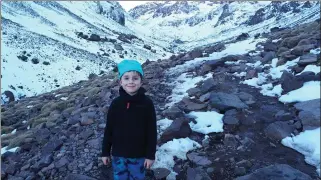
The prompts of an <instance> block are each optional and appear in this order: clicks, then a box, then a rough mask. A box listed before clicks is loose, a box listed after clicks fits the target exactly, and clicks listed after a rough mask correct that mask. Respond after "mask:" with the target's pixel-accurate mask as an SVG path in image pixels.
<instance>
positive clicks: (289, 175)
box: [235, 164, 312, 180]
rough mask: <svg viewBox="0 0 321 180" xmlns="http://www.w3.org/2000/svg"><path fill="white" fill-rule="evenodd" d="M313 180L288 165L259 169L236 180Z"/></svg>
mask: <svg viewBox="0 0 321 180" xmlns="http://www.w3.org/2000/svg"><path fill="white" fill-rule="evenodd" d="M258 179H260V180H271V179H273V180H274V179H275V180H293V179H295V180H312V178H311V177H310V176H309V175H307V174H305V173H303V172H301V171H299V170H297V169H294V168H293V167H291V166H289V165H287V164H275V165H270V166H267V167H264V168H260V169H257V170H256V171H255V172H253V173H251V174H248V175H245V176H241V177H238V178H236V179H235V180H258Z"/></svg>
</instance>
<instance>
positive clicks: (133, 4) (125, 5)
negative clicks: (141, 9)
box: [118, 1, 152, 11]
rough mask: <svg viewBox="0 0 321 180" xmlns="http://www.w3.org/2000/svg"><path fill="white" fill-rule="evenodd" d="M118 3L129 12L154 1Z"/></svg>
mask: <svg viewBox="0 0 321 180" xmlns="http://www.w3.org/2000/svg"><path fill="white" fill-rule="evenodd" d="M118 2H119V4H120V5H121V6H122V7H123V8H124V9H125V10H126V11H129V10H130V9H132V8H134V7H136V6H138V5H141V4H145V3H148V2H152V1H118Z"/></svg>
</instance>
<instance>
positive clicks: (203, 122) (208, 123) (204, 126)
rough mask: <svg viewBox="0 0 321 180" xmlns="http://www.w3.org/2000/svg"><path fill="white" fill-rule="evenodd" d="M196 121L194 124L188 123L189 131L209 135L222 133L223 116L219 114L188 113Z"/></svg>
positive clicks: (211, 112)
mask: <svg viewBox="0 0 321 180" xmlns="http://www.w3.org/2000/svg"><path fill="white" fill-rule="evenodd" d="M188 115H189V116H192V117H194V118H195V120H196V122H197V123H196V124H194V123H193V122H190V123H189V125H190V127H191V129H192V130H193V131H195V132H199V133H202V134H209V133H213V132H223V125H224V123H223V116H224V115H223V114H219V113H217V112H215V111H208V112H194V111H192V112H190V113H189V114H188Z"/></svg>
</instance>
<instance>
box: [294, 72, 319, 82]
mask: <svg viewBox="0 0 321 180" xmlns="http://www.w3.org/2000/svg"><path fill="white" fill-rule="evenodd" d="M296 78H297V80H299V81H302V82H309V81H320V76H318V75H316V74H315V73H314V72H311V71H305V72H303V73H301V74H299V75H296Z"/></svg>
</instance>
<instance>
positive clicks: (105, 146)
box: [101, 102, 114, 157]
mask: <svg viewBox="0 0 321 180" xmlns="http://www.w3.org/2000/svg"><path fill="white" fill-rule="evenodd" d="M113 106H114V103H113V102H112V103H111V105H110V106H109V108H108V113H107V120H106V121H107V122H106V127H105V132H104V138H103V143H102V154H101V156H102V157H108V156H110V149H111V146H112V135H113V131H112V129H113V128H112V127H113V120H114V115H113V114H114V110H113V109H114V107H113Z"/></svg>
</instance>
